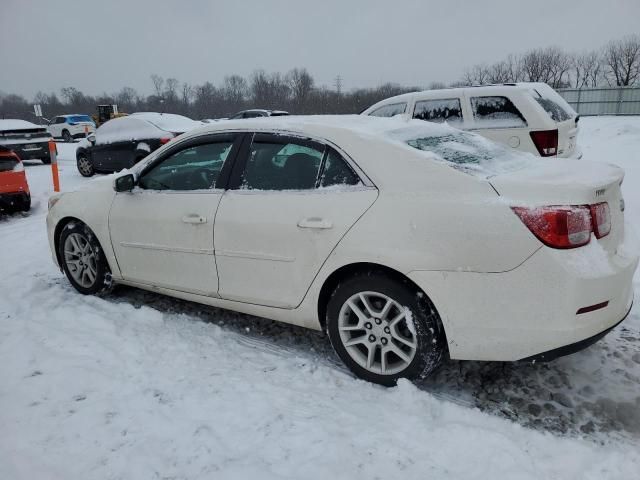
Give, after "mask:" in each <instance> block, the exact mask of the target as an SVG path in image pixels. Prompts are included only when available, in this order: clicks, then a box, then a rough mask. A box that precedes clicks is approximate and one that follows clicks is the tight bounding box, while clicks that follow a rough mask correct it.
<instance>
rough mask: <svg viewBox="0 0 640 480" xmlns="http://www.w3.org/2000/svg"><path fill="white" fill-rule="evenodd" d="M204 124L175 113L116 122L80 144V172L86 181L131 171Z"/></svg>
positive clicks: (139, 115)
mask: <svg viewBox="0 0 640 480" xmlns="http://www.w3.org/2000/svg"><path fill="white" fill-rule="evenodd" d="M200 126H202V123H200V122H196V121H194V120H191V119H190V118H187V117H183V116H181V115H174V114H172V113H154V112H141V113H134V114H131V115H128V116H126V117H120V118H114V119H112V120H109V121H108V122H106V123H104V124H102V125H101V126H100V127H99V128H98V129H97V130H96V131H95V133H94V134H91V135H89V136H88V137H87V138H86V139H85V140H83V141H81V142H80V144H79V146H78V149H77V150H76V161H77V165H78V171H79V172H80V173H81V174H82V175H83V176H85V177H90V176H91V175H93V174H94V173H96V172H104V173H112V172H118V171H120V170H122V169H123V168H130V167H132V166H133V165H135V164H136V163H138V162H139V161H140V160H142V159H143V158H144V157H146V156H147V155H149V154H150V153H151V152H153V151H154V150H156V149H157V148H159V147H160V146H161V145H164V144H165V143H167V142H168V141H170V140H171V139H172V138H174V137H176V136H178V135H180V134H182V133H184V132H186V131H188V130H193V129H194V128H197V127H200Z"/></svg>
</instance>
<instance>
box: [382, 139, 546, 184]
mask: <svg viewBox="0 0 640 480" xmlns="http://www.w3.org/2000/svg"><path fill="white" fill-rule="evenodd" d="M396 133H399V132H396ZM393 136H394V137H396V139H398V140H402V141H403V142H404V143H406V144H407V145H409V146H411V147H413V148H416V149H418V150H422V151H426V152H431V153H433V154H435V155H436V157H437V158H438V159H439V160H442V161H444V162H446V163H448V164H449V165H450V166H451V167H453V168H455V169H457V170H462V171H464V172H465V173H469V174H472V175H477V176H481V177H490V176H493V175H498V174H501V173H508V172H513V171H517V170H521V169H523V168H525V167H527V166H530V165H531V162H532V160H533V159H534V157H533V156H532V155H529V154H526V153H522V152H514V151H513V150H508V149H506V148H505V147H503V146H502V145H500V144H497V143H494V142H492V141H490V140H487V139H486V138H484V137H481V136H479V135H476V134H472V133H467V132H455V131H454V133H444V134H442V135H430V136H424V137H422V136H413V137H412V138H409V137H407V136H404V138H401V137H398V136H397V135H393Z"/></svg>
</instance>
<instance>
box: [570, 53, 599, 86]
mask: <svg viewBox="0 0 640 480" xmlns="http://www.w3.org/2000/svg"><path fill="white" fill-rule="evenodd" d="M571 67H572V71H571V78H572V85H573V86H574V88H587V87H597V86H598V85H599V84H600V80H601V77H602V57H601V56H600V54H599V53H598V52H597V51H592V52H584V53H581V54H578V55H574V56H573V58H572V59H571Z"/></svg>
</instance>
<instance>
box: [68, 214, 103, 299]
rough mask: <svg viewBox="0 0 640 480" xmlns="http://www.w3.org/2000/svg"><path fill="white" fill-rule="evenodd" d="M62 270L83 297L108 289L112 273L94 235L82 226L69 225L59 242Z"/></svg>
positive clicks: (73, 223) (79, 224) (70, 223)
mask: <svg viewBox="0 0 640 480" xmlns="http://www.w3.org/2000/svg"><path fill="white" fill-rule="evenodd" d="M58 250H59V252H58V253H59V258H60V260H61V264H62V269H63V270H64V273H65V274H66V276H67V278H68V279H69V282H71V285H73V286H74V288H75V289H76V290H78V291H79V292H80V293H83V294H85V295H89V294H98V293H103V292H106V291H108V290H109V289H110V288H111V270H110V269H109V264H108V263H107V259H106V258H105V256H104V251H103V250H102V247H100V243H99V242H98V239H97V238H96V236H95V234H94V233H93V232H92V231H91V229H90V228H89V227H87V226H86V225H85V224H83V223H81V222H75V221H72V222H69V223H68V224H66V225H65V226H64V227H63V229H62V231H61V232H60V238H59V241H58Z"/></svg>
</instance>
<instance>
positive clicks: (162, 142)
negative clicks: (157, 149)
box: [160, 137, 173, 145]
mask: <svg viewBox="0 0 640 480" xmlns="http://www.w3.org/2000/svg"><path fill="white" fill-rule="evenodd" d="M171 140H173V137H162V138H161V139H160V145H164V144H165V143H169V142H170V141H171Z"/></svg>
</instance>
